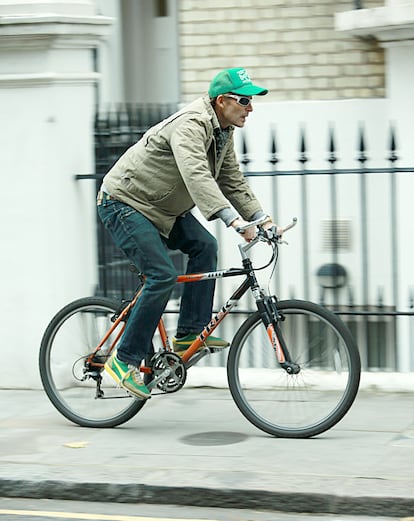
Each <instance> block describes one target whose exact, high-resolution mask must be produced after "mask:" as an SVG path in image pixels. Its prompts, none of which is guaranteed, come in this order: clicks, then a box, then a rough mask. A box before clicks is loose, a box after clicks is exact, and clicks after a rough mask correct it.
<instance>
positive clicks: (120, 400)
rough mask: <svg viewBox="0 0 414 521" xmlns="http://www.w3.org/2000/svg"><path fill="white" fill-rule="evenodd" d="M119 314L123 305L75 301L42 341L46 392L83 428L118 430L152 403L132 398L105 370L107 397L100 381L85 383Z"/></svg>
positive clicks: (102, 300) (101, 300)
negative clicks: (92, 358)
mask: <svg viewBox="0 0 414 521" xmlns="http://www.w3.org/2000/svg"><path fill="white" fill-rule="evenodd" d="M118 309H119V302H116V301H114V300H112V299H109V298H106V297H85V298H81V299H78V300H75V301H73V302H71V303H70V304H68V305H66V306H65V307H64V308H62V309H61V310H60V311H59V312H58V313H57V314H56V315H55V316H54V317H53V319H52V320H51V322H50V323H49V325H48V326H47V328H46V330H45V333H44V335H43V338H42V341H41V345H40V351H39V370H40V377H41V380H42V384H43V388H44V390H45V392H46V394H47V396H48V397H49V399H50V401H51V402H52V404H53V405H54V406H55V408H56V409H57V410H58V411H59V412H60V413H61V414H62V415H63V416H64V417H65V418H67V419H68V420H70V421H72V422H73V423H76V424H78V425H80V426H82V427H97V428H107V427H108V428H109V427H116V426H117V425H121V424H122V423H125V422H126V421H128V420H130V419H131V418H132V417H133V416H135V415H136V414H137V412H138V411H139V410H140V409H141V408H142V407H143V406H144V404H145V402H146V401H145V400H138V399H135V398H133V397H131V396H130V395H129V394H128V393H127V392H126V391H125V390H123V389H122V388H120V387H119V386H118V385H117V384H116V382H115V381H113V380H112V378H111V377H110V376H109V375H107V373H106V372H105V371H104V370H103V369H102V371H101V376H102V390H103V392H104V396H103V397H101V398H97V397H96V387H97V386H96V381H95V380H93V379H92V378H89V379H87V380H84V381H82V380H81V378H82V376H83V370H84V367H85V364H84V360H85V359H86V357H87V356H88V355H89V354H90V353H91V352H92V351H93V350H94V348H95V347H96V346H97V345H98V344H99V342H100V340H101V338H103V336H104V334H105V332H106V331H107V330H108V329H109V327H110V325H112V322H111V317H112V316H113V315H114V313H115V311H116V310H118ZM111 338H112V337H111ZM104 360H105V357H103V358H102V359H101V361H104Z"/></svg>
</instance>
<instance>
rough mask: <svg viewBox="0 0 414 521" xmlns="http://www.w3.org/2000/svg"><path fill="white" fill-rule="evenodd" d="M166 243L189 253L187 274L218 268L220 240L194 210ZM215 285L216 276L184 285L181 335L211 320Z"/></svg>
mask: <svg viewBox="0 0 414 521" xmlns="http://www.w3.org/2000/svg"><path fill="white" fill-rule="evenodd" d="M166 243H167V246H168V247H169V248H170V249H172V250H177V249H178V250H181V251H182V252H183V253H186V254H187V255H188V257H189V259H188V265H187V273H200V272H209V271H215V270H216V269H217V241H216V239H215V238H214V237H213V236H212V235H211V234H210V233H209V232H208V231H207V230H206V229H205V228H204V226H202V224H201V223H200V222H199V221H198V220H197V219H196V218H195V217H194V216H193V215H192V214H191V213H188V214H186V215H185V216H184V217H179V218H178V219H177V221H176V223H175V225H174V227H173V229H172V231H171V233H170V236H169V238H168V239H167V240H166ZM214 288H215V280H214V279H213V280H206V281H202V282H187V283H186V284H184V292H183V296H182V299H181V306H180V315H179V319H178V329H177V335H178V336H184V335H185V334H187V333H197V332H200V331H201V330H202V328H203V327H204V326H205V325H206V324H207V323H208V322H209V321H210V319H211V312H212V308H213V299H214Z"/></svg>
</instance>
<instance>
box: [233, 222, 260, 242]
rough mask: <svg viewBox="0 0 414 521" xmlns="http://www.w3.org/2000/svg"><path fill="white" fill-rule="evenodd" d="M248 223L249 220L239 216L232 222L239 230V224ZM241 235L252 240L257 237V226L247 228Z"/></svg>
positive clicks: (244, 224)
mask: <svg viewBox="0 0 414 521" xmlns="http://www.w3.org/2000/svg"><path fill="white" fill-rule="evenodd" d="M248 224H249V222H248V221H245V220H244V219H241V218H237V219H234V221H233V222H232V223H231V226H232V227H233V228H234V229H235V230H236V231H237V228H238V227H239V226H246V225H248ZM238 233H239V232H238ZM241 235H242V236H243V239H244V240H245V241H246V242H250V241H252V240H253V239H254V238H255V237H256V226H251V227H250V228H247V230H244V232H243V233H242V234H241Z"/></svg>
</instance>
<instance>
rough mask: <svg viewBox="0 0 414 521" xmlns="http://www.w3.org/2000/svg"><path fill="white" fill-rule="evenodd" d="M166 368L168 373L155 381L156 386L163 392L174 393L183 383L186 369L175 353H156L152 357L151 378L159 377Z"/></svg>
mask: <svg viewBox="0 0 414 521" xmlns="http://www.w3.org/2000/svg"><path fill="white" fill-rule="evenodd" d="M166 369H168V370H169V371H170V373H169V375H168V376H167V377H165V378H162V379H161V380H160V381H159V382H158V383H157V387H158V389H161V391H163V392H165V393H174V392H176V391H178V390H179V389H181V388H182V386H183V385H184V384H185V381H186V379H187V370H186V368H185V366H184V364H183V361H182V360H181V358H180V357H179V356H178V355H176V354H175V353H172V352H169V351H165V352H161V353H156V354H155V355H154V356H153V358H152V377H153V379H157V378H159V377H160V376H161V375H162V373H164V372H165V370H166Z"/></svg>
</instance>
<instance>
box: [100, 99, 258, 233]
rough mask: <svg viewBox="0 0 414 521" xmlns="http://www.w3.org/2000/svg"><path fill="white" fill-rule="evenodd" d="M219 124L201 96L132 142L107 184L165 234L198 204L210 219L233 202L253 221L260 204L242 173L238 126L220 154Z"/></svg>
mask: <svg viewBox="0 0 414 521" xmlns="http://www.w3.org/2000/svg"><path fill="white" fill-rule="evenodd" d="M215 127H219V122H218V119H217V116H216V113H215V112H214V110H213V108H212V107H211V104H210V102H209V99H208V97H207V96H206V97H203V98H199V99H197V100H196V101H194V102H193V103H191V104H190V105H188V106H186V107H185V108H183V109H182V110H180V111H179V112H177V113H175V114H173V115H172V116H170V117H169V118H167V119H166V120H164V121H162V122H161V123H159V124H157V125H155V126H154V127H152V128H151V129H150V130H148V132H146V134H145V135H144V136H143V137H142V138H141V139H140V140H139V141H138V142H137V143H135V145H133V146H131V147H130V148H129V149H128V150H127V151H126V152H125V153H124V154H123V155H122V156H121V157H120V159H119V160H118V161H117V162H116V163H115V165H114V166H113V167H112V169H111V170H110V171H109V172H108V173H107V174H106V176H105V177H104V180H103V182H104V186H105V189H106V190H107V191H108V193H109V194H111V195H112V196H114V197H115V198H116V199H119V200H120V201H122V202H124V203H126V204H128V205H129V206H132V207H133V208H135V209H136V210H138V211H139V212H141V213H142V214H143V215H145V216H146V217H147V218H148V219H149V220H150V221H151V222H152V223H153V224H154V225H155V226H156V227H157V228H158V229H159V230H160V233H161V234H162V235H164V236H166V237H168V235H169V233H170V231H171V228H172V227H173V225H174V223H175V220H176V218H177V217H178V216H179V215H183V214H184V213H186V212H188V211H189V210H190V209H191V208H193V207H194V205H196V206H197V207H198V208H199V210H200V211H201V213H202V214H203V216H204V217H205V218H206V219H208V220H211V219H214V218H215V217H216V214H217V212H219V211H220V210H223V209H224V208H231V206H233V207H234V209H235V210H236V211H237V212H238V213H239V214H240V215H241V217H243V218H244V219H245V220H249V219H250V218H251V217H252V215H253V214H255V212H257V211H260V210H261V206H260V204H259V201H258V200H257V199H256V197H255V195H254V194H253V192H252V190H251V189H250V187H249V185H248V184H247V181H246V179H245V178H244V176H243V174H242V173H241V172H240V169H239V164H238V161H237V159H236V155H235V152H234V142H233V132H234V129H231V131H230V135H229V138H228V140H227V143H226V145H225V146H224V148H223V150H222V152H221V154H220V157H219V158H217V157H216V143H215V138H214V133H213V129H214V128H215Z"/></svg>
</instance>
